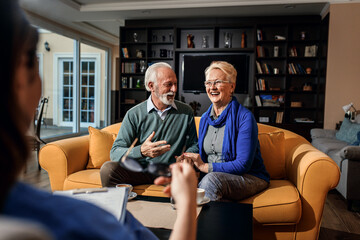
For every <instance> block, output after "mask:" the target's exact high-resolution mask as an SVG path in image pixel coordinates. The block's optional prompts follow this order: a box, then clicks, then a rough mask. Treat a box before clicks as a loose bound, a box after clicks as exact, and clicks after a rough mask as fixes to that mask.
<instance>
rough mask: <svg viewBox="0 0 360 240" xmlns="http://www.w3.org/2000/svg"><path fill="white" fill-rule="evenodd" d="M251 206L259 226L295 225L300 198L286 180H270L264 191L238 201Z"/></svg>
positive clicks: (299, 208)
mask: <svg viewBox="0 0 360 240" xmlns="http://www.w3.org/2000/svg"><path fill="white" fill-rule="evenodd" d="M240 202H241V203H249V204H252V205H253V218H254V220H255V221H256V222H257V223H261V224H296V223H298V222H299V221H300V218H301V211H302V208H301V198H300V195H299V192H298V190H297V188H296V187H295V185H294V184H292V183H291V182H290V181H288V180H271V181H270V186H269V188H267V189H266V190H264V191H262V192H260V193H258V194H256V195H254V196H252V197H250V198H247V199H244V200H242V201H240Z"/></svg>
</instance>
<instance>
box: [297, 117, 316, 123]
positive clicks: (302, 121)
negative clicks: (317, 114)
mask: <svg viewBox="0 0 360 240" xmlns="http://www.w3.org/2000/svg"><path fill="white" fill-rule="evenodd" d="M294 121H295V122H297V123H314V120H311V119H310V118H307V117H303V118H294Z"/></svg>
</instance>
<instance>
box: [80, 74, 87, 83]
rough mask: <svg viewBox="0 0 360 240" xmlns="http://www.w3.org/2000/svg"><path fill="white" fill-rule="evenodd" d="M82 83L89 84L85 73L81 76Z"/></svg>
mask: <svg viewBox="0 0 360 240" xmlns="http://www.w3.org/2000/svg"><path fill="white" fill-rule="evenodd" d="M81 84H82V85H87V76H86V75H85V76H84V75H83V76H82V77H81Z"/></svg>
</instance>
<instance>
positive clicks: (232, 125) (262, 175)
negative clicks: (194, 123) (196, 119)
mask: <svg viewBox="0 0 360 240" xmlns="http://www.w3.org/2000/svg"><path fill="white" fill-rule="evenodd" d="M236 75H237V72H236V70H235V68H234V67H233V66H232V65H231V64H229V63H227V62H221V61H219V62H212V63H211V64H210V66H209V67H208V68H207V69H206V70H205V77H206V81H205V87H206V93H207V95H208V97H209V99H210V101H211V102H212V105H211V106H210V107H209V109H208V110H207V111H206V112H205V113H204V114H203V115H202V117H201V120H200V125H199V150H200V155H199V154H194V153H185V154H184V157H185V158H190V159H191V160H192V161H193V162H194V164H195V166H196V167H197V168H199V169H200V171H201V172H203V173H206V175H205V176H204V177H203V178H202V180H201V181H200V183H199V187H200V188H203V189H205V190H206V196H207V197H208V198H210V200H212V201H219V200H222V199H226V200H235V201H237V200H241V199H244V198H247V197H249V196H252V195H254V194H256V193H258V192H260V191H262V190H264V189H266V188H267V187H268V185H269V174H268V172H267V171H266V169H265V166H264V163H263V159H262V157H261V153H260V145H259V141H258V128H257V124H256V121H255V119H254V116H253V115H252V113H251V112H250V111H249V110H248V109H246V108H245V107H243V106H242V105H241V104H239V103H238V102H237V100H236V98H235V97H233V93H234V90H235V86H236ZM187 160H189V159H187Z"/></svg>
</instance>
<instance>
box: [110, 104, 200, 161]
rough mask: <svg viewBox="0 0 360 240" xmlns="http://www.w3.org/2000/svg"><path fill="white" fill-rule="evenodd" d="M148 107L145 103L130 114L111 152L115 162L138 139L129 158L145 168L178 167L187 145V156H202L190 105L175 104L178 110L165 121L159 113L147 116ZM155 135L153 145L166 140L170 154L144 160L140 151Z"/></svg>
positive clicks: (151, 112)
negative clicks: (177, 160)
mask: <svg viewBox="0 0 360 240" xmlns="http://www.w3.org/2000/svg"><path fill="white" fill-rule="evenodd" d="M147 101H148V100H147ZM146 104H147V103H146V101H144V102H142V103H140V104H138V105H136V106H135V107H133V108H131V109H130V110H129V111H127V113H126V115H125V117H124V120H123V122H122V124H121V128H120V130H119V134H118V136H117V138H116V140H115V142H114V144H113V146H112V148H111V151H110V159H111V160H112V161H120V159H121V157H122V156H123V155H124V154H125V152H126V151H127V150H128V148H129V146H130V145H131V143H132V142H133V141H134V139H135V138H136V137H137V138H138V142H137V143H136V145H135V147H134V148H133V149H132V150H131V152H130V153H129V157H131V158H134V159H137V160H139V162H140V163H141V164H143V165H145V164H147V163H148V162H154V163H167V164H170V163H174V162H175V156H180V155H181V153H182V151H183V150H184V146H185V144H186V152H193V153H198V152H199V148H198V144H197V142H198V139H197V133H196V127H195V122H194V115H193V111H192V109H191V108H190V106H189V105H187V104H185V103H182V102H179V101H176V100H175V104H176V107H177V109H174V108H171V109H170V110H169V112H168V114H167V115H166V117H165V119H164V120H161V118H160V116H159V115H158V114H157V112H156V111H155V110H151V111H150V112H149V113H148V112H147V108H146V106H147V105H146ZM153 131H155V136H154V137H153V139H152V141H153V142H155V141H160V140H166V141H167V143H168V144H170V145H171V148H170V151H168V152H166V153H164V154H163V155H161V156H158V157H155V158H150V157H144V156H142V154H141V151H140V147H141V144H142V143H143V142H144V141H145V140H146V139H147V138H148V137H149V135H150V134H151V133H152V132H153Z"/></svg>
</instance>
